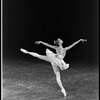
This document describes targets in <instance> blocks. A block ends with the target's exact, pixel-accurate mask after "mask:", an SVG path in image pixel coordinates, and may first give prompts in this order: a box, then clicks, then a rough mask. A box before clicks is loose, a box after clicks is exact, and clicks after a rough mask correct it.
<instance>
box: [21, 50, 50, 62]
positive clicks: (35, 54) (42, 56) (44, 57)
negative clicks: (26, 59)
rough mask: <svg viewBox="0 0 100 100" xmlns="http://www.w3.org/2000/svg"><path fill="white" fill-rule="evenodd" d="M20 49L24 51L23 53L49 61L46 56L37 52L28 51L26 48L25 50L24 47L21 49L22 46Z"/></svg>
mask: <svg viewBox="0 0 100 100" xmlns="http://www.w3.org/2000/svg"><path fill="white" fill-rule="evenodd" d="M20 50H21V51H22V52H23V53H25V54H29V55H31V56H34V57H37V58H39V59H42V60H45V61H48V62H50V61H49V59H48V57H47V56H44V55H39V54H38V53H35V52H29V51H27V50H25V49H22V48H21V49H20Z"/></svg>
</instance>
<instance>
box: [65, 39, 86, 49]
mask: <svg viewBox="0 0 100 100" xmlns="http://www.w3.org/2000/svg"><path fill="white" fill-rule="evenodd" d="M81 41H82V43H84V42H87V40H86V39H80V40H78V41H76V42H74V43H73V44H72V45H70V46H68V47H65V48H64V49H65V50H69V49H71V48H72V47H74V46H75V45H76V44H78V43H79V42H81Z"/></svg>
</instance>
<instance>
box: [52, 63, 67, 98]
mask: <svg viewBox="0 0 100 100" xmlns="http://www.w3.org/2000/svg"><path fill="white" fill-rule="evenodd" d="M52 67H53V70H54V73H55V75H56V80H57V83H58V85H59V87H60V88H61V92H62V93H63V94H64V96H66V90H65V89H64V87H63V85H62V82H61V77H60V69H59V67H58V66H57V65H56V64H54V63H52Z"/></svg>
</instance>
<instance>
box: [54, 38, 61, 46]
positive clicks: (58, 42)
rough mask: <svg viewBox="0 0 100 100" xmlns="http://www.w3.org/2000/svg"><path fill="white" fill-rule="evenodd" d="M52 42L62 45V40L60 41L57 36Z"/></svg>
mask: <svg viewBox="0 0 100 100" xmlns="http://www.w3.org/2000/svg"><path fill="white" fill-rule="evenodd" d="M54 43H55V44H56V45H58V46H60V45H62V43H63V41H62V40H61V39H59V38H58V39H57V40H55V41H54Z"/></svg>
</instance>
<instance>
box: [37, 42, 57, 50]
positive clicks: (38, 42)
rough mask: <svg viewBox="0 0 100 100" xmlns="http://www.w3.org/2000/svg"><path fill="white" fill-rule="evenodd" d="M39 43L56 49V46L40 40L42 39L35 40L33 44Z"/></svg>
mask: <svg viewBox="0 0 100 100" xmlns="http://www.w3.org/2000/svg"><path fill="white" fill-rule="evenodd" d="M40 43H41V44H43V45H45V46H47V47H50V48H52V49H56V46H53V45H50V44H48V43H45V42H42V41H36V42H35V44H40Z"/></svg>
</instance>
